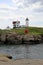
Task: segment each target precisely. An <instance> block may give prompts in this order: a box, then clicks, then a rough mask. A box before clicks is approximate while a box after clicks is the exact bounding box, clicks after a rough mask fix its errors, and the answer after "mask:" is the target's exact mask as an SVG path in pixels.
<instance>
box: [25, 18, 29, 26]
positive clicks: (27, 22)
mask: <svg viewBox="0 0 43 65" xmlns="http://www.w3.org/2000/svg"><path fill="white" fill-rule="evenodd" d="M25 21H26V27H28V26H29V19H28V18H26V20H25Z"/></svg>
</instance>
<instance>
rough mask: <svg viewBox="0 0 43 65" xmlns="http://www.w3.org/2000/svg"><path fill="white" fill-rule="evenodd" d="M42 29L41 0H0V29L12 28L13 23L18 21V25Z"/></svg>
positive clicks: (42, 12) (42, 8)
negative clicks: (27, 24) (27, 21)
mask: <svg viewBox="0 0 43 65" xmlns="http://www.w3.org/2000/svg"><path fill="white" fill-rule="evenodd" d="M26 18H28V19H29V26H32V27H43V0H0V29H5V28H6V27H7V26H9V27H10V28H12V27H13V24H12V22H13V21H17V20H18V21H20V25H25V24H26V21H25V20H26Z"/></svg>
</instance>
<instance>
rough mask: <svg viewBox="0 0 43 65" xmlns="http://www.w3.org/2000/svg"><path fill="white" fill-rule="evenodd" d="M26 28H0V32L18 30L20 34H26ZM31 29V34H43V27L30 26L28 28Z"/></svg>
mask: <svg viewBox="0 0 43 65" xmlns="http://www.w3.org/2000/svg"><path fill="white" fill-rule="evenodd" d="M25 29H26V28H18V29H11V30H0V34H5V33H9V32H14V31H15V32H16V33H18V34H25V33H24V31H25ZM27 29H28V30H29V33H30V34H43V28H37V27H28V28H27Z"/></svg>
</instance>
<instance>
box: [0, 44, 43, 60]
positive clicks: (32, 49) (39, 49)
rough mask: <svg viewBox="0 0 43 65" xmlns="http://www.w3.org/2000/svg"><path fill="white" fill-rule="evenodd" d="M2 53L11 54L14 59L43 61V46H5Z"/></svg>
mask: <svg viewBox="0 0 43 65" xmlns="http://www.w3.org/2000/svg"><path fill="white" fill-rule="evenodd" d="M0 53H2V54H9V55H11V56H12V57H13V59H23V58H27V59H28V58H29V59H43V44H37V45H4V46H0Z"/></svg>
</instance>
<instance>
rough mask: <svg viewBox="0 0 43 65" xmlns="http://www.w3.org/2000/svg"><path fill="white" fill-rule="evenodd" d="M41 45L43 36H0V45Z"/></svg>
mask: <svg viewBox="0 0 43 65" xmlns="http://www.w3.org/2000/svg"><path fill="white" fill-rule="evenodd" d="M38 43H43V34H39V35H34V34H33V35H32V34H23V35H20V34H17V33H12V32H10V33H7V34H0V44H5V45H6V44H7V45H9V44H10V45H12V44H14V45H15V44H17V45H18V44H38Z"/></svg>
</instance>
